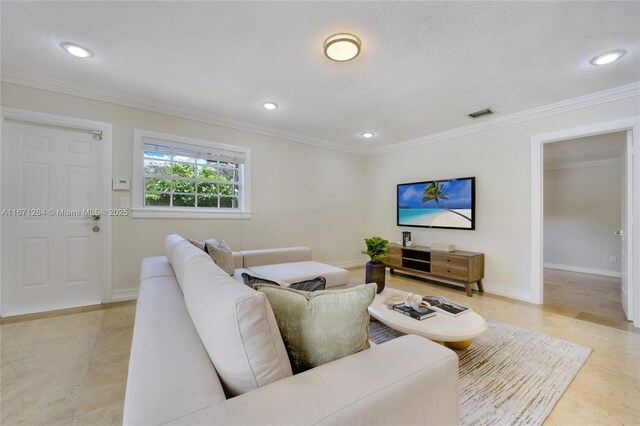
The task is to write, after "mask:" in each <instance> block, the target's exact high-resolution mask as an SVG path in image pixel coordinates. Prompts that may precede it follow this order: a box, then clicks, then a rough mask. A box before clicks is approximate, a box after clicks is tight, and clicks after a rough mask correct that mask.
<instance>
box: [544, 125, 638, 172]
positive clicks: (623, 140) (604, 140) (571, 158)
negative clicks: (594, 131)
mask: <svg viewBox="0 0 640 426" xmlns="http://www.w3.org/2000/svg"><path fill="white" fill-rule="evenodd" d="M626 145H627V132H615V133H607V134H604V135H597V136H589V137H584V138H576V139H569V140H566V141H560V142H554V143H550V144H545V146H544V165H545V167H555V166H562V165H566V164H572V163H582V162H590V161H600V160H614V159H615V160H617V159H620V158H622V157H623V156H624V152H625V147H626Z"/></svg>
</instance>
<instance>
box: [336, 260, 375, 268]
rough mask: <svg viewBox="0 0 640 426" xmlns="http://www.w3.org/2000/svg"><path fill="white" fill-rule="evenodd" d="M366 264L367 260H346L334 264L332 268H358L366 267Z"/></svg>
mask: <svg viewBox="0 0 640 426" xmlns="http://www.w3.org/2000/svg"><path fill="white" fill-rule="evenodd" d="M366 263H367V261H366V260H346V261H344V262H334V263H332V264H331V266H335V267H337V268H357V267H359V266H364V265H365V264H366Z"/></svg>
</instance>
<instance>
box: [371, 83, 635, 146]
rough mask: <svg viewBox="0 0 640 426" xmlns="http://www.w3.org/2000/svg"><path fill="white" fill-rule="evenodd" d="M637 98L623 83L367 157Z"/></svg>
mask: <svg viewBox="0 0 640 426" xmlns="http://www.w3.org/2000/svg"><path fill="white" fill-rule="evenodd" d="M637 95H640V82H635V83H631V84H627V85H624V86H619V87H614V88H612V89H607V90H603V91H601V92H596V93H591V94H589V95H585V96H580V97H578V98H573V99H568V100H566V101H561V102H556V103H553V104H549V105H544V106H541V107H537V108H532V109H529V110H525V111H521V112H516V113H513V114H507V115H503V116H500V117H495V118H493V119H491V120H487V121H483V122H482V123H476V124H471V125H469V126H463V127H458V128H455V129H451V130H446V131H444V132H440V133H434V134H432V135H428V136H424V137H421V138H417V139H411V140H408V141H404V142H398V143H395V144H392V145H387V146H383V147H379V148H374V149H371V150H369V151H368V152H367V155H378V154H384V153H387V152H393V151H399V150H402V149H407V148H413V147H417V146H421V145H425V144H429V143H433V142H438V141H442V140H446V139H451V138H455V137H458V136H464V135H469V134H473V133H478V132H482V131H485V130H490V129H496V128H499V127H504V126H510V125H512V124H517V123H521V122H523V121H530V120H536V119H538V118H543V117H548V116H550V115H555V114H560V113H563V112H569V111H573V110H577V109H581V108H587V107H590V106H594V105H599V104H604V103H607V102H612V101H616V100H618V99H624V98H629V97H631V96H637Z"/></svg>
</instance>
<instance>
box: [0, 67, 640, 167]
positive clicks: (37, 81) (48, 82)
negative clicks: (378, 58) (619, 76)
mask: <svg viewBox="0 0 640 426" xmlns="http://www.w3.org/2000/svg"><path fill="white" fill-rule="evenodd" d="M0 81H4V82H7V83H12V84H18V85H21V86H27V87H33V88H36V89H42V90H48V91H51V92H58V93H62V94H66V95H73V96H79V97H82V98H87V99H92V100H97V101H103V102H109V103H112V104H117V105H123V106H128V107H132V108H138V109H143V110H147V111H153V112H158V113H161V114H167V115H172V116H175V117H181V118H185V119H188V120H194V121H200V122H203V123H208V124H214V125H216V126H222V127H227V128H231V129H236V130H242V131H245V132H251V133H255V134H258V135H264V136H270V137H274V138H278V139H284V140H287V141H291V142H298V143H302V144H305V145H312V146H316V147H320V148H325V149H331V150H334V151H342V152H348V153H350V154H357V155H366V156H373V155H379V154H384V153H387V152H393V151H399V150H403V149H407V148H413V147H417V146H421V145H425V144H429V143H433V142H438V141H442V140H446V139H451V138H455V137H459V136H464V135H469V134H473V133H478V132H482V131H485V130H490V129H495V128H499V127H504V126H510V125H512V124H517V123H521V122H524V121H530V120H536V119H538V118H543V117H547V116H550V115H554V114H560V113H563V112H568V111H573V110H577V109H580V108H586V107H590V106H594V105H599V104H603V103H607V102H612V101H616V100H619V99H624V98H628V97H631V96H637V95H640V82H635V83H631V84H627V85H624V86H619V87H615V88H612V89H608V90H603V91H601V92H596V93H592V94H589V95H585V96H580V97H578V98H573V99H568V100H566V101H561V102H556V103H553V104H549V105H544V106H541V107H537V108H532V109H529V110H525V111H521V112H516V113H513V114H507V115H503V116H499V117H495V118H493V119H490V120H486V121H483V122H481V123H475V124H471V125H468V126H463V127H457V128H455V129H451V130H446V131H444V132H439V133H434V134H431V135H428V136H423V137H420V138H416V139H410V140H408V141H404V142H398V143H394V144H391V145H387V146H382V147H379V148H357V147H352V146H349V145H345V144H341V143H336V142H330V141H327V140H324V139H319V138H313V137H309V136H304V135H300V134H297V133H292V132H286V131H284V130H278V129H273V128H270V127H265V126H260V125H258V124H252V123H247V122H244V121H240V120H235V119H231V118H227V117H222V116H218V115H212V114H208V113H206V112H203V111H200V110H195V109H190V108H184V107H179V106H176V105H171V104H167V103H164V104H163V103H158V102H155V101H152V100H149V99H145V98H140V97H135V96H130V95H125V94H122V93H117V92H112V91H109V90H102V89H96V88H91V87H88V86H82V85H79V84H75V83H69V82H65V81H60V80H55V79H51V78H47V77H41V76H36V75H32V74H27V73H22V72H16V71H12V70H1V71H0Z"/></svg>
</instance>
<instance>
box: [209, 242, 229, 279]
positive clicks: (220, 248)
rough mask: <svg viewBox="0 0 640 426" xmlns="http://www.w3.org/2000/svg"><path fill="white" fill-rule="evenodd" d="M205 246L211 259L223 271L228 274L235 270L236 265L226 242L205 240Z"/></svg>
mask: <svg viewBox="0 0 640 426" xmlns="http://www.w3.org/2000/svg"><path fill="white" fill-rule="evenodd" d="M205 248H206V249H207V253H208V254H209V256H210V257H211V260H213V261H214V262H215V264H216V265H218V266H219V267H220V268H222V270H223V271H225V272H226V273H227V274H229V275H230V276H231V275H233V273H234V272H235V270H236V265H235V262H234V259H233V254H232V253H231V249H230V248H229V246H228V245H227V243H225V242H224V240H223V241H220V242H219V243H218V244H217V245H213V244H210V243H209V242H207V243H206V244H205Z"/></svg>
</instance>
